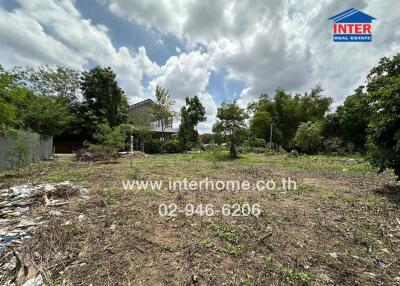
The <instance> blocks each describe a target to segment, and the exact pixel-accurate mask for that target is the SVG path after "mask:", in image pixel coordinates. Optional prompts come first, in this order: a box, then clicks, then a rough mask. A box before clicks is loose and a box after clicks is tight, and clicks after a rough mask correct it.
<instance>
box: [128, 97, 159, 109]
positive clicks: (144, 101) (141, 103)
mask: <svg viewBox="0 0 400 286" xmlns="http://www.w3.org/2000/svg"><path fill="white" fill-rule="evenodd" d="M149 103H150V104H155V102H154V101H153V100H151V99H146V100H143V101H139V102H136V103H134V104H132V105H131V106H129V108H136V107H139V106H142V105H145V104H149Z"/></svg>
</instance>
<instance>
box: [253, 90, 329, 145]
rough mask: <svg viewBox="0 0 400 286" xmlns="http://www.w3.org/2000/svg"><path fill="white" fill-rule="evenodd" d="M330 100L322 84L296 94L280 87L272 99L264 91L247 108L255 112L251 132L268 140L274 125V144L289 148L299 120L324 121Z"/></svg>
mask: <svg viewBox="0 0 400 286" xmlns="http://www.w3.org/2000/svg"><path fill="white" fill-rule="evenodd" d="M331 103H332V99H331V98H330V97H327V96H325V95H324V94H323V89H322V88H321V87H320V86H319V85H317V86H315V87H314V88H312V89H311V91H309V92H305V93H304V94H294V95H293V94H290V93H287V92H286V91H285V90H283V89H280V88H279V89H277V90H276V93H275V96H274V97H273V98H272V99H271V98H269V97H268V95H266V94H262V95H261V96H260V98H259V99H258V101H257V102H253V103H251V104H250V105H249V107H248V109H249V110H250V111H251V112H252V113H253V118H252V119H251V120H250V130H251V133H252V135H253V136H255V137H259V138H263V139H265V140H266V141H268V139H269V133H270V128H271V124H272V126H273V136H272V137H273V143H277V144H280V145H283V146H284V147H285V148H288V147H290V143H291V141H292V139H293V138H294V136H295V134H296V131H297V128H298V127H299V125H300V123H302V122H307V121H312V122H317V121H321V120H322V119H323V118H324V115H325V114H326V112H327V111H328V110H329V107H330V105H331Z"/></svg>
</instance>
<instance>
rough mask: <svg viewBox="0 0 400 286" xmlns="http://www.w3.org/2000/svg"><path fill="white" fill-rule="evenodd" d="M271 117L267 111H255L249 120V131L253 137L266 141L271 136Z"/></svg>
mask: <svg viewBox="0 0 400 286" xmlns="http://www.w3.org/2000/svg"><path fill="white" fill-rule="evenodd" d="M271 124H272V117H271V114H270V113H269V112H267V111H256V113H254V115H253V117H252V118H251V120H250V132H251V134H252V135H254V137H255V138H261V139H264V140H265V142H268V141H269V139H270V136H271Z"/></svg>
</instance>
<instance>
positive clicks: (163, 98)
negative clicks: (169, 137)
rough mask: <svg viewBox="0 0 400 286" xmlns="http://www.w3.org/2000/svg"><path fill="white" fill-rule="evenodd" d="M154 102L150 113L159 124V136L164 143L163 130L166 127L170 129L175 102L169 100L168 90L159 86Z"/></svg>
mask: <svg viewBox="0 0 400 286" xmlns="http://www.w3.org/2000/svg"><path fill="white" fill-rule="evenodd" d="M154 102H155V105H154V106H153V107H152V108H151V109H150V112H151V114H152V115H153V118H154V119H155V120H157V121H159V122H160V125H161V136H162V138H163V141H165V134H164V130H165V128H167V127H172V123H173V121H174V117H175V112H174V109H173V107H174V104H175V101H174V100H172V99H171V95H170V94H169V91H168V90H166V89H164V88H162V87H161V86H157V87H156V94H155V98H154Z"/></svg>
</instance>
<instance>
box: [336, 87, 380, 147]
mask: <svg viewBox="0 0 400 286" xmlns="http://www.w3.org/2000/svg"><path fill="white" fill-rule="evenodd" d="M363 89H364V87H363V86H360V87H359V88H357V89H356V90H355V91H354V92H355V93H354V94H353V95H350V96H348V97H347V98H346V100H345V101H344V103H343V105H342V106H339V107H338V109H337V115H338V117H339V123H340V130H341V132H342V134H341V138H342V140H343V142H344V143H347V144H348V143H351V144H353V145H354V147H355V148H356V150H357V151H360V152H364V151H365V150H366V146H365V145H366V142H367V128H368V124H369V122H370V120H371V115H372V106H371V105H370V104H369V99H368V96H367V94H366V93H364V91H363Z"/></svg>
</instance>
